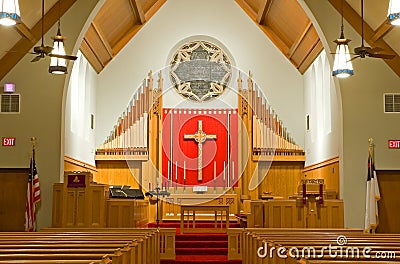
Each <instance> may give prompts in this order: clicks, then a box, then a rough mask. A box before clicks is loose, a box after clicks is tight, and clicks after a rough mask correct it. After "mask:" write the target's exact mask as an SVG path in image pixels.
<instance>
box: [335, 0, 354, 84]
mask: <svg viewBox="0 0 400 264" xmlns="http://www.w3.org/2000/svg"><path fill="white" fill-rule="evenodd" d="M343 28H344V26H343V0H342V26H341V28H340V37H339V38H338V39H336V40H335V41H334V42H335V43H336V44H337V46H336V53H335V61H334V63H333V70H332V76H336V77H338V78H347V77H349V76H351V75H354V70H353V65H352V63H351V58H350V52H349V45H348V43H349V42H350V41H351V40H350V39H346V38H345V37H344V33H343Z"/></svg>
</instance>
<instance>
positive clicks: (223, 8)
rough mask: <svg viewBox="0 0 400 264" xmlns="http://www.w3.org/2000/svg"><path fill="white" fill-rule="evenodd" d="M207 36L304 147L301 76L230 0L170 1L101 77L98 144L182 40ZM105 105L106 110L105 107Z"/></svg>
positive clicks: (97, 123) (98, 100)
mask: <svg viewBox="0 0 400 264" xmlns="http://www.w3.org/2000/svg"><path fill="white" fill-rule="evenodd" d="M192 36H209V37H211V38H214V39H217V40H218V41H219V42H220V43H222V44H223V45H224V46H225V47H226V48H227V49H228V50H229V52H230V54H232V57H233V59H234V61H235V63H236V66H237V67H238V68H240V69H242V70H243V71H244V72H248V71H249V70H251V71H252V73H253V77H254V79H255V81H257V83H258V84H259V86H260V87H261V88H262V89H263V90H264V92H265V93H266V96H267V98H268V100H269V102H270V104H271V105H272V107H273V108H274V109H275V110H276V112H277V114H278V116H279V118H280V119H281V120H283V122H284V124H285V126H286V127H288V130H289V131H290V132H291V134H292V135H293V136H294V138H295V140H296V142H297V143H299V144H300V145H301V146H304V121H303V120H304V117H303V115H304V108H303V78H302V76H301V75H300V74H299V72H298V71H297V70H296V69H295V68H294V67H293V65H291V64H290V62H289V61H288V60H287V59H286V58H285V57H284V56H283V55H282V54H281V52H280V51H279V50H278V49H277V48H276V47H275V46H274V45H273V44H272V43H271V41H270V40H269V39H268V38H267V37H266V36H265V34H264V33H263V32H262V31H261V30H260V29H259V28H258V27H257V26H256V25H255V23H254V22H253V21H251V20H250V18H249V17H248V16H247V14H245V12H244V11H243V10H242V9H241V8H240V7H239V6H238V5H237V4H236V3H235V2H234V1H231V0H219V1H215V0H204V1H201V4H199V1H195V0H169V1H167V2H166V3H165V4H164V5H163V6H162V7H161V9H160V10H159V11H158V12H157V14H156V15H155V16H154V17H152V19H151V20H150V21H149V22H148V23H146V24H145V26H144V27H143V29H142V30H140V31H139V33H138V34H137V35H136V36H135V37H134V38H133V39H132V40H131V42H130V43H129V44H128V45H127V46H125V48H124V49H123V50H122V51H121V52H120V53H119V54H118V55H117V56H116V58H114V59H113V60H112V61H111V63H110V64H109V65H107V67H106V68H105V69H104V70H103V71H102V72H101V73H100V75H99V88H98V91H97V107H96V109H97V119H96V128H97V133H96V144H97V145H99V144H101V143H102V142H103V141H104V139H105V138H106V136H107V135H108V133H109V131H110V130H111V129H112V128H113V126H114V124H115V123H116V121H117V118H118V116H119V115H121V113H122V112H123V111H124V110H125V109H126V106H127V105H128V103H129V100H128V98H130V96H131V95H132V94H133V92H134V91H135V90H136V89H137V87H138V86H139V85H140V84H141V82H142V80H143V79H144V78H145V77H146V74H147V72H148V71H149V70H153V72H156V71H158V70H159V69H162V68H163V67H165V66H166V65H167V64H168V60H169V58H170V56H171V55H170V54H171V52H173V51H172V49H173V48H174V47H176V45H177V44H178V43H180V42H181V41H182V40H183V39H185V38H189V37H192ZM105 106H107V107H105Z"/></svg>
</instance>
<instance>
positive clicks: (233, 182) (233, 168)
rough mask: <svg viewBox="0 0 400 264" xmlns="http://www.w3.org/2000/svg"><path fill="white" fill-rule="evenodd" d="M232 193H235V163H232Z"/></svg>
mask: <svg viewBox="0 0 400 264" xmlns="http://www.w3.org/2000/svg"><path fill="white" fill-rule="evenodd" d="M232 193H235V162H234V161H232Z"/></svg>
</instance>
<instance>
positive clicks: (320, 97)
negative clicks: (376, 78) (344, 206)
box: [304, 51, 341, 166]
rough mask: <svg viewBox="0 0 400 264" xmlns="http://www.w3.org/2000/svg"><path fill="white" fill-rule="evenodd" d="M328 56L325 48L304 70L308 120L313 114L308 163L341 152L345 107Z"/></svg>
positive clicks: (308, 135) (308, 134)
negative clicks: (343, 107) (342, 120)
mask: <svg viewBox="0 0 400 264" xmlns="http://www.w3.org/2000/svg"><path fill="white" fill-rule="evenodd" d="M327 56H330V55H329V54H326V52H325V51H323V52H322V53H321V54H320V55H319V56H318V58H317V59H316V60H315V61H314V63H313V64H312V65H311V67H309V68H308V70H307V71H306V72H305V74H304V108H305V113H304V120H306V117H307V115H309V118H310V122H309V123H310V129H309V130H306V131H305V152H306V162H305V166H309V165H312V164H317V163H319V162H323V161H326V160H329V159H331V158H333V157H338V156H339V149H340V144H341V141H340V139H341V138H340V137H341V125H340V116H339V113H340V114H341V112H340V110H341V109H340V104H339V103H338V97H337V88H336V86H335V82H334V80H333V78H334V77H332V75H331V69H332V68H331V67H330V65H329V61H328V58H327ZM322 77H324V78H322ZM324 93H326V94H324ZM327 116H329V118H327ZM305 122H306V121H305Z"/></svg>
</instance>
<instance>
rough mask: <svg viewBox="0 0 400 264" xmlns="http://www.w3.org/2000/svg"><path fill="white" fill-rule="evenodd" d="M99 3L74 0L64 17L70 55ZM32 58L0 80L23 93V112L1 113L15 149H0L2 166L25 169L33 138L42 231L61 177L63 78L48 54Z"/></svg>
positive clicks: (1, 131)
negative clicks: (51, 66) (53, 71)
mask: <svg viewBox="0 0 400 264" xmlns="http://www.w3.org/2000/svg"><path fill="white" fill-rule="evenodd" d="M97 2H98V1H97V0H85V1H77V2H76V3H75V4H74V5H73V6H72V7H71V9H70V10H69V11H68V12H67V13H66V14H65V15H64V16H63V17H62V20H61V21H62V33H63V34H64V35H66V36H68V39H67V40H66V43H65V45H66V49H67V52H68V53H69V52H71V50H72V47H73V46H74V43H75V42H76V39H77V37H78V35H79V33H80V32H81V29H82V27H83V25H84V23H85V22H86V20H87V18H88V16H89V14H90V12H91V10H92V9H93V8H94V6H95V5H96V3H97ZM22 19H23V18H22ZM9 30H13V29H12V28H10V29H9ZM56 32H57V28H56V26H54V27H52V28H51V29H50V30H49V33H48V34H46V35H45V43H46V44H47V45H52V40H51V39H50V36H54V35H55V34H56ZM36 45H40V43H37V44H36ZM36 45H35V46H36ZM33 56H34V55H32V54H27V55H26V56H25V57H24V58H23V59H22V60H21V61H20V62H18V63H17V65H16V66H15V67H14V68H13V69H12V70H11V71H10V72H9V73H8V74H7V75H6V76H5V77H4V78H3V79H2V80H1V81H0V86H1V87H2V86H3V84H4V83H5V82H14V83H16V87H17V88H16V89H17V92H18V93H20V94H21V114H19V115H0V136H1V135H9V136H15V137H16V138H17V139H16V142H17V143H16V146H15V147H10V148H5V147H0V167H9V168H28V167H29V159H30V153H31V145H30V141H29V140H30V138H31V137H36V138H37V146H36V165H37V169H38V173H39V179H40V188H41V205H40V208H39V210H38V214H37V218H38V219H37V220H38V221H37V224H38V228H39V229H40V228H42V227H48V226H50V225H51V215H52V198H53V183H55V182H59V179H60V164H61V161H62V157H61V155H60V153H61V134H62V133H61V122H62V118H61V117H62V98H63V97H62V95H63V88H64V83H65V80H66V76H55V75H52V74H49V73H48V66H49V63H50V60H49V58H46V59H44V60H41V61H39V62H36V63H31V62H30V61H31V60H32V58H33ZM10 221H12V219H10Z"/></svg>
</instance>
